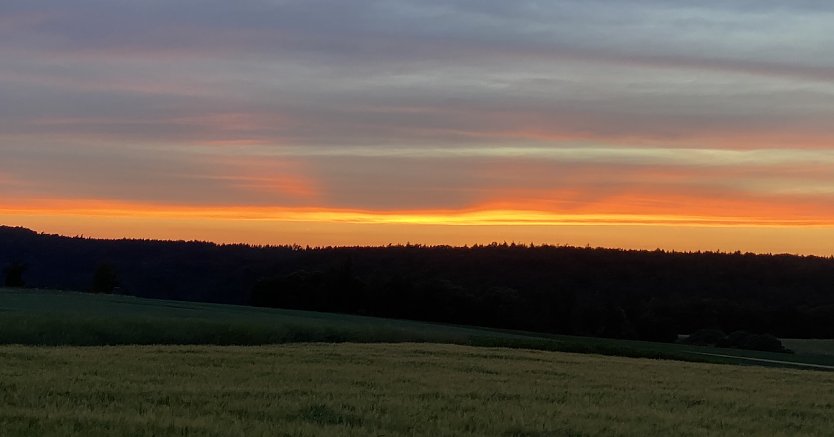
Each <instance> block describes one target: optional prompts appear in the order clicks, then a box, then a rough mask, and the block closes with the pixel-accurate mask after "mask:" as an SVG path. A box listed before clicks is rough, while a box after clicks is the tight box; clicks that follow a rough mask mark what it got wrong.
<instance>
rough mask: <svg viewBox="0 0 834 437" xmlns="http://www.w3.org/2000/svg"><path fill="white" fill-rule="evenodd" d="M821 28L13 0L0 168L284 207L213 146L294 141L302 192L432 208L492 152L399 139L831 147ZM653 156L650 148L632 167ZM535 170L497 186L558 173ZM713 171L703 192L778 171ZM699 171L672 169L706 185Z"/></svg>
mask: <svg viewBox="0 0 834 437" xmlns="http://www.w3.org/2000/svg"><path fill="white" fill-rule="evenodd" d="M832 27H834V7H832V6H831V5H830V3H829V2H824V1H792V2H779V1H767V0H766V1H731V2H728V1H718V0H711V1H703V2H697V3H695V2H684V1H661V0H654V1H650V0H630V1H600V0H583V1H513V2H507V1H497V0H496V1H493V0H479V1H464V0H460V1H433V0H420V1H418V0H388V1H350V2H346V1H341V0H329V1H325V0H303V1H266V0H261V1H255V0H250V1H236V2H228V1H219V0H209V1H176V2H171V1H141V2H136V1H88V0H80V1H73V2H66V1H58V0H46V1H40V2H32V1H16V0H9V1H4V2H2V3H0V56H2V63H0V102H3V104H2V105H0V151H2V152H4V153H5V155H6V156H7V157H8V158H7V159H5V160H4V161H2V162H0V176H4V175H5V176H4V178H0V183H3V182H2V181H5V180H15V181H22V182H21V183H20V184H19V185H18V184H16V185H15V187H17V188H12V189H13V190H15V193H17V195H19V196H36V195H40V196H50V195H56V196H67V197H70V196H78V197H108V198H119V197H123V198H127V199H132V200H142V201H153V200H157V201H164V202H184V201H191V202H197V203H199V202H209V201H218V202H221V203H222V202H232V201H234V202H243V203H275V204H284V205H293V204H299V203H303V201H304V200H302V199H299V198H298V197H297V196H296V195H293V194H292V193H290V192H291V191H292V190H290V189H286V190H283V191H282V188H281V187H280V186H279V187H278V188H279V189H278V190H277V191H276V192H273V193H271V194H269V193H267V194H265V191H264V190H258V189H256V190H251V189H249V190H247V189H246V188H252V186H253V182H252V181H251V180H247V179H246V177H247V176H246V174H245V170H241V169H240V168H238V167H235V165H238V166H242V165H244V164H234V165H232V164H222V163H220V164H219V163H218V161H217V159H218V158H217V157H218V156H229V155H230V153H229V151H230V150H231V151H232V152H233V153H232V154H234V155H240V156H250V157H258V156H262V155H263V154H262V153H261V152H262V151H263V149H264V148H266V149H270V148H271V149H274V150H276V151H280V150H284V149H292V150H294V152H293V155H294V159H296V161H287V162H289V164H286V163H285V164H281V163H280V159H278V158H275V160H274V162H275V169H274V171H273V172H272V175H271V176H270V177H273V176H274V177H278V179H281V178H280V177H279V176H281V175H284V174H289V176H287V177H288V178H290V179H292V178H295V179H298V178H302V179H303V178H305V177H312V178H313V179H315V181H314V182H315V183H316V184H317V185H316V190H319V191H321V193H319V195H318V197H316V198H315V202H319V203H330V204H334V205H335V204H338V206H343V207H350V206H356V207H372V208H387V207H398V208H407V207H415V208H417V207H420V208H430V207H433V206H434V207H444V208H445V207H453V206H455V205H467V204H470V203H473V202H477V201H480V200H483V197H484V196H483V190H490V189H497V187H498V186H499V185H500V182H501V180H503V179H497V180H494V181H493V180H492V179H490V178H489V177H488V176H485V175H486V174H488V172H489V171H491V170H489V169H491V168H492V167H491V166H492V165H496V164H497V163H500V162H502V160H505V159H506V157H502V156H495V155H493V156H480V157H478V159H479V160H481V161H478V162H482V161H488V162H489V165H481V164H479V163H474V164H473V163H471V161H467V160H466V159H467V158H466V157H461V158H459V161H454V160H453V161H449V160H445V161H444V160H442V159H434V158H432V159H427V158H423V159H417V158H415V157H414V156H411V157H410V158H409V157H408V156H407V155H408V153H407V151H408V150H416V149H420V148H424V149H432V148H434V149H437V148H457V149H460V150H467V149H470V150H471V149H473V148H487V149H495V148H503V149H512V148H516V150H519V151H520V152H519V153H520V154H521V155H524V151H525V150H532V149H531V147H533V146H534V147H538V148H577V147H592V146H593V147H597V149H598V150H599V149H600V144H601V145H602V146H604V148H609V149H613V148H632V147H643V148H644V147H655V148H667V149H670V150H676V149H680V148H687V149H692V148H697V149H703V150H710V149H740V150H747V149H757V148H771V149H780V150H782V152H780V153H784V151H790V150H792V149H797V148H808V149H810V148H813V149H828V148H830V147H831V144H832V140H834V123H831V120H834V33H832V32H831V29H832ZM328 147H329V148H331V149H332V148H334V147H345V150H358V149H357V147H369V148H377V149H379V150H380V151H381V153H380V155H385V154H388V155H391V153H392V152H391V151H392V150H393V151H396V150H403V151H404V152H403V153H400V154H399V155H398V154H397V153H393V154H394V155H397V156H388V157H387V158H378V159H377V160H373V161H369V159H370V158H369V157H368V156H366V155H367V152H363V153H365V155H363V154H357V155H355V156H349V155H350V154H349V153H347V154H346V153H340V154H335V155H338V156H321V150H323V149H322V148H328ZM503 149H502V150H503ZM304 150H309V153H308V154H306V155H305V153H304ZM371 150H373V149H371ZM383 150H384V151H385V152H384V153H382V151H383ZM219 151H222V153H218V152H219ZM672 153H674V152H672ZM275 155H276V156H280V154H278V153H276V154H275ZM481 155H489V154H481ZM521 158H524V156H521ZM538 158H539V157H538V156H537V155H536V154H534V153H532V154H529V156H527V159H528V160H529V161H530V162H531V164H530V165H533V164H532V163H534V162H536V161H537V160H538ZM603 158H604V157H597V158H595V159H596V160H597V161H599V162H600V163H602V164H604V168H605V172H606V173H605V176H606V178H601V180H603V179H604V180H605V183H607V184H617V183H618V182H617V180H618V179H617V177H609V176H611V175H614V176H616V175H618V174H620V175H622V177H621V178H620V179H619V180H620V183H622V184H623V185H628V184H630V182H629V181H631V180H632V179H633V177H632V176H631V175H632V173H633V171H632V170H633V169H632V168H631V167H629V166H632V165H635V162H634V161H633V160H632V161H629V160H628V159H625V158H623V157H622V156H621V155H617V154H612V155H611V156H609V157H608V159H603ZM631 159H633V158H631ZM653 159H654V158H653ZM302 161H303V165H301V164H300V163H301V162H302ZM671 161H676V162H677V161H679V160H671ZM548 162H549V163H550V164H549V165H550V166H551V167H549V168H550V171H552V172H556V171H558V172H561V173H563V174H575V172H570V171H568V170H569V169H570V168H584V169H585V171H586V172H590V173H592V174H593V173H594V172H599V171H602V170H600V167H593V166H591V167H582V166H580V165H579V164H576V163H572V161H570V160H561V161H560V160H558V159H551V160H549V161H548ZM296 164H298V165H300V166H301V167H299V168H300V169H299V170H297V171H296V170H291V169H290V167H288V165H290V166H291V165H296ZM648 164H651V165H652V166H658V165H661V166H662V165H663V163H662V162H661V163H658V162H656V160H655V161H652V162H651V163H646V162H637V163H636V165H648ZM583 165H586V164H583ZM618 165H619V167H618ZM669 165H672V164H669ZM675 165H678V164H675ZM823 165H828V166H830V167H826V168H830V169H831V170H832V173H833V174H834V165H832V164H830V163H829V164H823ZM571 166H573V167H571ZM698 166H700V167H703V164H696V167H698ZM739 166H743V164H739ZM302 167H303V168H302ZM485 168H486V169H487V170H484V169H485ZM536 168H539V167H536ZM547 168H548V167H545V169H542V170H540V172H539V173H536V172H534V174H538V175H539V176H535V177H534V176H533V175H532V174H531V176H530V177H529V178H523V177H518V178H514V179H513V181H512V184H511V185H512V186H513V187H515V188H518V189H519V190H522V189H523V188H525V187H526V188H528V189H531V190H533V191H532V192H534V193H535V192H536V191H535V190H540V189H542V188H543V187H545V188H546V187H551V188H554V189H556V188H564V187H566V186H569V185H570V183H571V182H570V178H547V177H544V176H541V175H542V174H544V173H547ZM62 169H64V170H62ZM96 169H99V171H95V170H96ZM101 169H105V170H101ZM224 169H225V170H224ZM261 170H262V171H266V170H263V169H261ZM224 171H225V172H228V174H225V173H224ZM484 171H487V173H484ZM537 171H538V170H537ZM267 173H269V172H267ZM297 173H299V174H297ZM300 173H303V174H300ZM429 175H430V176H429ZM716 177H717V178H718V179H716V180H715V181H713V182H712V184H717V186H718V188H717V189H716V191H720V189H722V187H723V188H724V189H726V188H728V187H731V186H732V187H733V189H739V187H749V188H750V190H753V191H755V190H761V189H763V187H771V186H773V185H774V184H773V183H771V181H770V180H769V179H767V178H766V176H764V175H761V174H758V175H748V179H745V180H742V181H739V180H738V178H735V177H732V178H731V177H728V176H726V175H724V176H720V175H719V176H716ZM721 177H723V178H724V179H721ZM695 179H696V178H695V176H692V179H691V180H690V181H689V182H688V183H686V181H678V182H676V183H677V184H678V185H679V186H680V190H681V192H687V190H690V191H692V190H699V189H701V188H700V187H701V186H702V185H703V184H702V183H701V182H699V181H696V180H695ZM258 180H259V181H260V180H261V179H258ZM281 180H283V179H281ZM780 180H783V179H780ZM149 181H150V182H149ZM230 181H231V182H230ZM247 181H248V182H247ZM279 182H280V181H279ZM259 183H260V182H259ZM280 183H289V182H287V181H284V182H280ZM640 183H641V184H642V183H643V182H640ZM788 183H791V184H796V189H797V190H801V191H803V190H804V191H813V187H814V186H816V185H814V184H818V185H819V184H822V183H821V182H819V181H817V180H816V179H809V180H804V179H802V177H801V175H799V174H797V175H795V177H792V178H788ZM826 183H827V182H826ZM722 184H723V185H722ZM255 185H257V184H255ZM279 185H280V184H279ZM637 185H639V184H636V185H635V184H631V185H630V186H631V187H632V189H643V188H641V187H642V185H639V187H637V188H634V187H635V186H637ZM7 186H9V184H8V183H7ZM24 187H25V188H24ZM164 187H175V188H169V189H164ZM258 187H260V185H258ZM444 187H445V188H444ZM455 187H458V188H455ZM787 188H790V187H787ZM593 189H598V188H593V187H591V188H587V189H586V191H591V190H593ZM784 189H785V187H780V190H781V191H784ZM302 191H303V190H302ZM276 193H277V194H276ZM288 193H290V194H288ZM421 193H423V194H421ZM535 195H536V196H538V194H535ZM409 199H410V200H409ZM308 201H312V200H308Z"/></svg>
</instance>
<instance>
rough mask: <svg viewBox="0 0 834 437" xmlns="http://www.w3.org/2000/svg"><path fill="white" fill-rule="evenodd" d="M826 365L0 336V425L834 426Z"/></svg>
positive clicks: (135, 430)
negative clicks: (51, 342)
mask: <svg viewBox="0 0 834 437" xmlns="http://www.w3.org/2000/svg"><path fill="white" fill-rule="evenodd" d="M832 413H834V374H831V373H823V372H814V371H797V370H786V369H769V368H758V367H743V366H726V365H710V364H697V363H683V362H674V361H659V360H648V359H633V358H621V357H602V356H597V355H576V354H568V353H558V352H543V351H529V350H510V349H495V348H474V347H467V346H454V345H432V344H338V345H334V344H293V345H280V346H255V347H238V346H223V347H221V346H114V347H88V348H83V347H58V348H44V347H26V346H2V347H0V430H2V435H4V436H9V437H12V436H32V435H78V436H96V435H107V436H113V435H130V436H151V435H154V436H159V435H178V436H183V435H185V436H188V435H195V436H196V435H199V436H276V435H278V436H280V435H292V436H335V435H340V436H341V435H347V436H369V435H373V436H382V435H384V436H408V435H426V436H563V435H575V436H585V435H606V436H611V435H635V436H638V435H639V436H648V435H692V436H702V435H703V436H707V435H710V436H712V435H757V436H758V435H784V436H794V435H830V434H831V430H832V429H834V414H832Z"/></svg>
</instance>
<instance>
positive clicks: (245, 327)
mask: <svg viewBox="0 0 834 437" xmlns="http://www.w3.org/2000/svg"><path fill="white" fill-rule="evenodd" d="M803 341H804V340H803ZM298 342H330V343H334V342H358V343H380V342H387V343H398V342H431V343H447V344H461V345H473V346H496V347H511V348H524V349H538V350H550V351H566V352H583V353H598V354H604V355H617V356H630V357H647V358H669V359H679V360H686V361H704V362H715V363H734V364H757V365H765V366H777V367H808V368H816V369H822V368H826V367H829V366H830V367H831V368H832V369H834V355H832V354H824V353H819V352H818V351H817V350H809V351H806V352H802V353H797V354H791V355H787V354H778V353H767V352H754V351H743V350H734V349H716V348H704V347H695V346H687V345H681V344H667V343H649V342H640V341H626V340H613V339H599V338H588V337H573V336H564V335H547V334H537V333H529V332H516V331H506V330H494V329H485V328H475V327H465V326H449V325H442V324H433V323H423V322H413V321H406V320H392V319H381V318H373V317H360V316H350V315H342V314H328V313H316V312H307V311H292V310H279V309H268V308H254V307H244V306H235V305H216V304H206V303H195V302H177V301H166V300H154V299H140V298H135V297H130V296H109V295H93V294H85V293H72V292H56V291H34V290H9V289H5V290H4V289H0V344H24V345H48V346H56V345H76V346H98V345H120V344H124V345H131V344H132V345H152V344H181V345H185V344H191V345H195V344H211V345H263V344H281V343H298ZM797 344H798V343H797ZM806 348H807V347H806ZM809 366H822V367H809Z"/></svg>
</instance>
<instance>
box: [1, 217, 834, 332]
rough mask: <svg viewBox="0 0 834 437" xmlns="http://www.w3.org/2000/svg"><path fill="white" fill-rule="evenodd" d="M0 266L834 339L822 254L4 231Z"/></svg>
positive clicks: (35, 274) (13, 275)
mask: <svg viewBox="0 0 834 437" xmlns="http://www.w3.org/2000/svg"><path fill="white" fill-rule="evenodd" d="M0 266H5V268H4V274H5V283H6V284H7V285H12V286H20V285H23V284H24V283H25V285H27V286H31V287H42V288H57V289H68V290H85V291H97V292H117V293H124V294H130V295H135V296H142V297H156V298H167V299H179V300H193V301H206V302H222V303H234V304H244V305H257V306H265V307H279V308H291V309H304V310H313V311H331V312H342V313H351V314H363V315H372V316H382V317H394V318H404V319H414V320H425V321H436V322H443V323H453V324H471V325H480V326H489V327H495V328H506V329H521V330H531V331H540V332H550V333H561V334H577V335H590V336H602V337H612V338H628V339H642V340H653V341H674V340H675V339H677V337H678V334H685V333H694V332H697V331H701V330H714V331H720V332H724V333H730V334H726V335H725V338H724V339H723V340H720V341H730V340H733V339H734V340H733V341H736V342H740V341H741V340H739V339H740V338H742V337H741V334H738V335H735V337H733V338H732V339H730V337H731V334H732V333H736V332H741V331H746V332H749V333H751V335H760V334H773V335H776V336H780V337H806V338H832V337H834V259H832V258H825V257H814V256H794V255H773V254H769V255H757V254H750V253H740V252H736V253H717V252H666V251H661V250H655V251H645V250H620V249H604V248H578V247H567V246H551V245H541V246H539V245H537V246H528V245H518V244H506V243H502V244H497V243H495V244H490V245H476V246H470V247H450V246H431V247H429V246H420V245H397V246H387V247H324V248H302V247H299V246H248V245H218V244H212V243H205V242H185V241H155V240H96V239H88V238H81V237H62V236H55V235H44V234H38V233H36V232H33V231H30V230H27V229H21V228H0ZM10 282H11V284H10ZM750 338H752V337H750ZM750 338H748V337H744V339H743V340H744V341H745V342H750V341H754V340H755V339H754V340H750ZM755 341H759V340H755ZM762 341H763V340H762Z"/></svg>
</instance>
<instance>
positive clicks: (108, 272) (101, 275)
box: [92, 263, 119, 294]
mask: <svg viewBox="0 0 834 437" xmlns="http://www.w3.org/2000/svg"><path fill="white" fill-rule="evenodd" d="M118 287H119V276H118V274H117V273H116V269H115V268H113V266H111V265H110V264H107V263H102V264H99V266H98V267H97V268H96V271H95V273H94V274H93V286H92V291H93V293H104V294H111V293H113V291H115V290H116V289H117V288H118Z"/></svg>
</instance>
